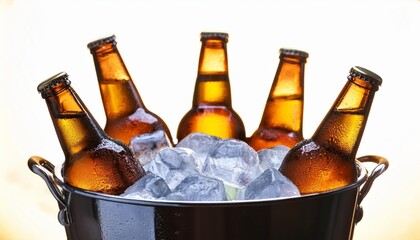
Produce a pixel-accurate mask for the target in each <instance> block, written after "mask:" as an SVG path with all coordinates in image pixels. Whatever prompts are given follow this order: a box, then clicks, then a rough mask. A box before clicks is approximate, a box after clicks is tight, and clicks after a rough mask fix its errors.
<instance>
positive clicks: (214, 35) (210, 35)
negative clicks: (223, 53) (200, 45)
mask: <svg viewBox="0 0 420 240" xmlns="http://www.w3.org/2000/svg"><path fill="white" fill-rule="evenodd" d="M203 39H221V40H225V41H226V42H227V41H228V40H229V34H228V33H223V32H202V33H201V38H200V40H201V41H203Z"/></svg>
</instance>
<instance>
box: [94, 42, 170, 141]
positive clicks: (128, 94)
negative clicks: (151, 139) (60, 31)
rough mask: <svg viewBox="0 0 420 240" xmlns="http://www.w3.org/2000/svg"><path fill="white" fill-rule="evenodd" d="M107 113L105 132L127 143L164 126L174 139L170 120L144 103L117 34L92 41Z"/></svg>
mask: <svg viewBox="0 0 420 240" xmlns="http://www.w3.org/2000/svg"><path fill="white" fill-rule="evenodd" d="M88 48H89V49H90V52H91V54H92V56H93V61H94V63H95V69H96V75H97V77H98V83H99V87H100V91H101V96H102V103H103V106H104V109H105V114H106V124H105V128H104V130H105V132H106V133H107V134H108V135H109V136H111V137H114V138H116V139H119V140H121V141H123V142H124V143H126V144H129V143H130V140H131V139H132V138H133V137H135V136H137V135H140V134H144V133H151V132H154V131H157V130H163V131H164V132H165V133H166V135H167V136H168V138H169V139H170V141H171V142H172V136H171V133H170V131H169V129H168V127H167V125H166V123H165V122H164V121H163V120H162V119H161V118H160V117H159V116H158V115H156V114H155V113H153V112H151V111H149V110H148V109H147V108H146V106H145V105H144V103H143V101H142V99H141V97H140V94H139V92H138V91H137V88H136V86H135V85H134V82H133V80H132V79H131V77H130V74H129V73H128V70H127V68H126V66H125V64H124V61H123V59H122V57H121V55H120V53H119V51H118V49H117V42H116V40H115V36H110V37H106V38H102V39H98V40H96V41H93V42H91V43H89V44H88Z"/></svg>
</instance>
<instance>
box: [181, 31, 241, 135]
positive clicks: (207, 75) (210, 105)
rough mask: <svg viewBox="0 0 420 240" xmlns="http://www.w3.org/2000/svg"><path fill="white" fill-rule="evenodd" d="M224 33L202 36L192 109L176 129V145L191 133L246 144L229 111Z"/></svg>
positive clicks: (208, 33)
mask: <svg viewBox="0 0 420 240" xmlns="http://www.w3.org/2000/svg"><path fill="white" fill-rule="evenodd" d="M228 37H229V36H228V34H227V33H218V32H203V33H201V42H202V45H201V52H200V59H199V63H198V73H197V79H196V82H195V89H194V96H193V101H192V108H191V109H190V110H189V111H188V112H187V113H186V114H185V115H184V117H183V118H182V119H181V121H180V123H179V125H178V132H177V138H178V142H179V141H181V140H182V139H183V138H184V137H186V136H187V135H188V134H190V133H192V132H201V133H205V134H209V135H213V136H217V137H221V138H236V139H240V140H243V141H245V127H244V124H243V122H242V119H241V118H240V117H239V115H238V114H237V113H236V112H235V111H234V110H233V108H232V100H231V91H230V82H229V72H228V57H227V48H226V45H227V42H228Z"/></svg>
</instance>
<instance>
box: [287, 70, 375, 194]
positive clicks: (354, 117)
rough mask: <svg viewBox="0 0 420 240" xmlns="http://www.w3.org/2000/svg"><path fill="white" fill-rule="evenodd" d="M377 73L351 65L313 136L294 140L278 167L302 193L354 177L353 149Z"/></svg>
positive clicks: (350, 180) (352, 180) (348, 181)
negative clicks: (292, 145) (335, 97)
mask: <svg viewBox="0 0 420 240" xmlns="http://www.w3.org/2000/svg"><path fill="white" fill-rule="evenodd" d="M381 83H382V79H381V77H380V76H378V75H376V74H375V73H373V72H371V71H369V70H367V69H365V68H362V67H353V68H351V70H350V75H349V76H348V81H347V83H346V84H345V85H344V87H343V89H342V91H341V93H340V94H339V95H338V97H337V99H336V100H335V102H334V104H333V105H332V107H331V109H330V110H329V112H328V113H327V115H326V116H325V118H324V119H323V121H322V122H321V124H320V125H319V127H318V128H317V130H316V131H315V133H314V134H313V136H312V138H310V139H307V140H303V141H301V142H299V143H298V144H296V145H295V146H294V147H293V148H292V149H291V150H290V151H289V153H288V154H287V155H286V156H285V158H284V161H283V162H282V164H281V166H280V168H279V170H280V172H281V173H282V174H284V175H285V176H286V177H288V178H289V179H290V180H291V181H292V182H293V183H294V184H295V185H296V186H297V187H298V188H299V191H300V193H301V194H309V193H316V192H323V191H327V190H332V189H336V188H339V187H343V186H346V185H348V184H351V183H353V182H355V181H356V179H357V169H356V163H355V158H356V152H357V149H358V147H359V144H360V141H361V139H362V135H363V131H364V129H365V126H366V121H367V119H368V115H369V111H370V108H371V105H372V101H373V97H374V95H375V92H376V91H377V90H378V88H379V86H380V85H381Z"/></svg>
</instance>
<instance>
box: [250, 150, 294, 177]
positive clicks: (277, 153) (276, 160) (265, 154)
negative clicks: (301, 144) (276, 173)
mask: <svg viewBox="0 0 420 240" xmlns="http://www.w3.org/2000/svg"><path fill="white" fill-rule="evenodd" d="M289 150H290V148H289V147H286V146H283V145H277V146H275V147H272V148H266V149H262V150H260V151H258V152H257V154H258V158H259V159H260V169H261V172H264V171H265V170H267V169H269V168H275V169H279V168H280V165H281V163H282V162H283V159H284V156H286V154H287V153H288V152H289Z"/></svg>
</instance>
